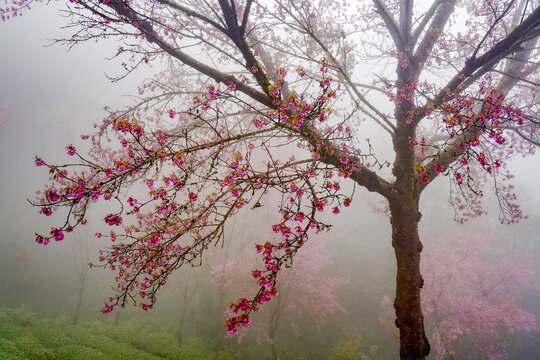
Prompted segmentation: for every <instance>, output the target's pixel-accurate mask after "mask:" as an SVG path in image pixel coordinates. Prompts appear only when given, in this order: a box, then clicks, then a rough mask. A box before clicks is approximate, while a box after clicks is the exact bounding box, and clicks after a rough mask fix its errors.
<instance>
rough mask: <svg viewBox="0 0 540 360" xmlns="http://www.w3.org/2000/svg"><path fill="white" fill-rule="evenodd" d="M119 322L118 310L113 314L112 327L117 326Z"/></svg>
mask: <svg viewBox="0 0 540 360" xmlns="http://www.w3.org/2000/svg"><path fill="white" fill-rule="evenodd" d="M119 320H120V310H119V309H117V310H116V311H115V312H114V323H113V325H114V326H118V321H119Z"/></svg>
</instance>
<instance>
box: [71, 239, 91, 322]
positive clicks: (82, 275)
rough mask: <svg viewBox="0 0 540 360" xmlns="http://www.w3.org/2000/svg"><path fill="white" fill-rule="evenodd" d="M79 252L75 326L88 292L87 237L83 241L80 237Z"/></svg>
mask: <svg viewBox="0 0 540 360" xmlns="http://www.w3.org/2000/svg"><path fill="white" fill-rule="evenodd" d="M77 244H78V246H77V247H78V251H79V256H78V257H76V258H75V261H77V262H79V264H76V266H79V265H80V267H81V268H80V271H79V296H78V298H77V306H76V307H75V313H74V314H73V320H72V323H73V325H76V324H77V323H78V322H79V313H80V311H81V306H82V303H83V298H84V291H85V290H86V276H87V275H88V265H87V264H88V262H89V256H88V244H87V242H86V237H85V238H84V239H83V238H81V237H80V236H79V241H78V242H77Z"/></svg>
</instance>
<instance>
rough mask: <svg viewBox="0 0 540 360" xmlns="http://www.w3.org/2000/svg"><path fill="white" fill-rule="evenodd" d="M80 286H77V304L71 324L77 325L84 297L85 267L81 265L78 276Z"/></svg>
mask: <svg viewBox="0 0 540 360" xmlns="http://www.w3.org/2000/svg"><path fill="white" fill-rule="evenodd" d="M79 280H80V287H79V297H78V299H77V306H76V307H75V314H74V315H73V321H72V323H73V325H77V323H78V322H79V313H80V311H81V305H82V302H83V297H84V290H85V287H86V268H84V267H83V269H82V270H81V275H80V277H79Z"/></svg>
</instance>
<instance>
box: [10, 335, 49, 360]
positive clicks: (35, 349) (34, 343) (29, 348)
mask: <svg viewBox="0 0 540 360" xmlns="http://www.w3.org/2000/svg"><path fill="white" fill-rule="evenodd" d="M12 342H13V344H15V346H17V348H18V349H19V350H21V351H22V352H23V353H24V354H25V355H26V357H27V358H28V359H29V360H54V355H53V352H52V351H51V350H49V349H47V348H45V347H43V345H42V344H41V343H40V342H39V340H38V339H37V338H35V337H34V336H30V335H28V336H22V337H18V338H16V339H14V340H13V341H12Z"/></svg>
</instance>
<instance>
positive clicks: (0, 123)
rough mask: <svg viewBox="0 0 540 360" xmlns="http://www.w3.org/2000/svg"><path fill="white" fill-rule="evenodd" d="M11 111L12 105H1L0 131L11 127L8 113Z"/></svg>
mask: <svg viewBox="0 0 540 360" xmlns="http://www.w3.org/2000/svg"><path fill="white" fill-rule="evenodd" d="M10 109H11V103H9V102H8V103H3V104H2V103H0V129H1V128H6V127H8V126H9V119H8V116H7V115H6V113H7V112H8V110H10Z"/></svg>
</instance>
